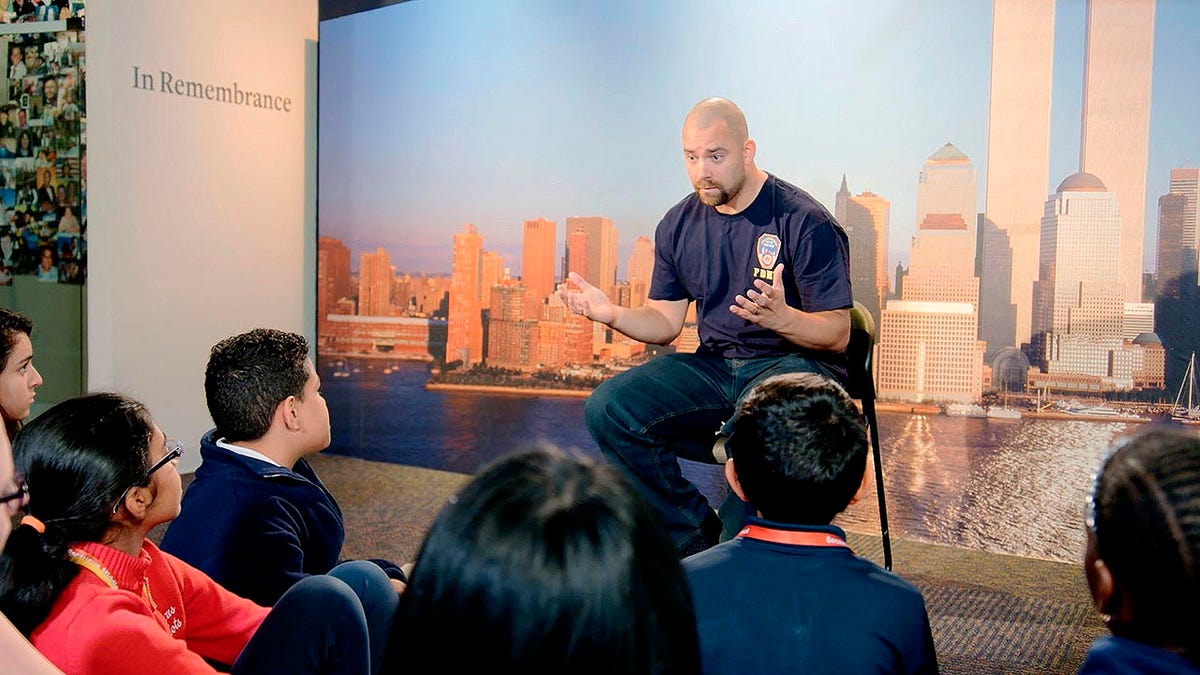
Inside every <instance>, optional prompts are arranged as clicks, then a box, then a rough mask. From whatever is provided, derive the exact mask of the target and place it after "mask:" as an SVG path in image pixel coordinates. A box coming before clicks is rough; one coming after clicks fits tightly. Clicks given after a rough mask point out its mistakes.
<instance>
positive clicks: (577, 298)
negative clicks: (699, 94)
mask: <svg viewBox="0 0 1200 675" xmlns="http://www.w3.org/2000/svg"><path fill="white" fill-rule="evenodd" d="M756 149H757V146H756V145H755V142H754V140H753V139H751V138H750V136H749V131H748V128H747V125H746V117H745V115H743V114H742V111H741V110H740V109H739V108H738V107H737V106H736V105H735V104H734V103H733V102H732V101H729V100H728V99H723V98H709V99H705V100H703V101H700V102H699V103H697V104H696V105H695V107H693V108H692V110H691V112H689V113H688V115H687V117H686V118H685V120H684V123H683V159H684V165H685V166H686V168H687V173H688V178H689V179H690V180H691V182H692V187H693V188H694V190H695V191H694V192H693V193H692V194H690V195H688V196H687V197H685V198H684V199H683V201H681V202H679V203H678V204H676V205H675V206H674V207H672V208H671V209H670V210H669V211H667V214H666V215H665V216H664V217H663V219H662V222H660V223H659V224H658V229H657V230H656V232H655V237H654V238H655V250H654V257H655V261H654V273H653V276H652V278H651V282H650V292H649V299H648V300H647V301H646V304H645V305H643V306H641V307H636V308H630V307H619V306H617V305H615V304H613V303H612V302H611V301H610V300H609V298H608V297H606V296H605V294H604V292H603V291H601V290H599V289H597V288H596V287H594V286H592V285H591V284H590V283H588V280H585V279H583V278H582V277H580V276H579V275H578V274H575V273H571V275H570V283H569V284H564V285H563V286H562V287H560V289H559V294H560V296H561V297H562V299H563V302H564V303H565V304H566V305H567V307H568V308H569V309H570V310H571V311H573V312H576V313H577V314H582V315H583V316H586V317H588V318H590V319H592V320H593V321H598V322H600V323H602V324H605V325H607V326H609V327H611V328H614V329H616V330H618V331H620V332H622V333H624V334H625V335H628V336H629V337H631V338H634V339H635V340H641V341H643V342H648V343H652V344H664V345H665V344H668V343H670V342H671V341H672V340H674V339H675V338H676V337H677V336H678V335H679V333H680V331H682V330H683V323H684V317H685V315H686V314H687V309H688V304H689V303H690V302H693V301H694V302H695V303H696V323H697V328H698V331H699V334H700V348H699V350H698V351H697V352H696V353H695V354H667V355H664V356H660V357H658V358H655V359H653V360H651V361H650V362H649V363H646V364H643V365H641V366H638V367H637V368H633V369H631V370H628V371H626V372H624V373H621V374H620V375H617V376H616V377H613V378H612V379H610V380H607V381H606V382H604V383H603V384H601V385H600V386H599V387H597V388H596V391H595V392H593V393H592V395H591V397H589V398H588V401H587V406H586V415H587V424H588V430H589V431H590V432H591V434H592V437H593V438H594V439H595V440H596V443H597V444H598V445H599V446H600V450H601V451H602V452H603V453H604V455H605V456H606V457H608V458H609V459H610V460H611V461H613V462H614V463H615V464H617V466H619V467H621V468H622V469H623V470H624V471H625V472H626V473H627V474H628V475H629V476H630V477H632V479H633V480H634V482H635V483H636V484H637V485H638V487H639V488H640V489H641V491H642V493H643V494H644V495H645V496H646V497H647V498H648V499H649V500H650V501H651V503H652V504H653V505H654V506H655V507H656V509H657V510H658V511H659V513H660V515H661V517H662V519H663V521H664V522H665V524H666V525H667V528H668V530H669V532H670V534H671V536H672V538H673V540H674V542H675V545H676V547H677V548H678V549H679V551H680V553H681V554H682V555H689V554H692V553H696V552H699V551H702V550H704V549H706V548H709V547H711V546H714V545H716V544H717V542H718V539H719V536H720V533H721V529H722V525H721V521H720V519H719V518H718V517H717V514H716V513H715V512H714V511H713V510H712V509H711V508H710V507H709V506H708V503H707V502H706V501H705V499H704V497H703V496H702V495H701V494H700V493H699V491H698V490H697V489H696V486H695V485H693V484H692V483H691V482H689V481H688V480H687V479H686V478H684V477H683V475H682V474H681V473H680V469H679V463H678V461H677V458H678V457H684V458H687V459H692V460H697V461H707V462H713V461H714V459H713V454H712V445H713V440H714V435H715V433H716V432H717V431H718V430H720V429H721V428H722V426H723V424H724V423H725V422H726V421H727V420H728V419H729V418H730V417H731V416H732V415H733V411H734V409H735V406H736V405H737V403H738V401H739V400H740V399H741V397H742V395H743V394H744V393H745V392H746V391H748V390H749V389H750V388H751V387H752V386H753V385H754V384H755V383H756V382H758V381H759V380H762V379H765V378H767V377H770V376H772V375H777V374H779V373H785V372H815V373H819V374H822V375H825V376H827V377H831V378H834V379H836V380H843V379H844V378H845V375H846V366H845V354H844V350H845V348H846V344H847V342H848V341H849V339H850V312H849V308H850V307H851V305H852V304H853V300H852V297H851V292H850V262H849V261H850V251H849V243H848V241H847V239H846V234H845V232H844V231H843V230H842V228H841V226H839V225H838V223H837V221H835V220H834V219H833V216H831V215H830V214H829V212H828V211H827V210H825V208H824V207H823V206H821V204H819V203H818V202H817V201H816V200H815V199H813V198H812V197H811V196H809V194H808V193H806V192H805V191H803V190H801V189H800V188H798V187H795V186H793V185H790V184H788V183H786V182H784V181H782V180H780V179H779V178H777V177H775V176H773V175H771V174H769V173H767V172H766V171H763V170H762V169H760V168H758V166H757V165H756V164H755V162H754V155H755V151H756ZM593 281H594V280H593Z"/></svg>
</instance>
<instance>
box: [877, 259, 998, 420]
mask: <svg viewBox="0 0 1200 675" xmlns="http://www.w3.org/2000/svg"><path fill="white" fill-rule="evenodd" d="M905 286H906V287H907V280H906V282H905ZM977 324H978V320H977V312H976V309H975V306H974V305H972V304H970V303H967V302H928V301H920V300H889V301H888V303H887V307H886V308H885V309H884V310H883V319H882V322H881V324H880V327H879V335H880V343H879V369H878V372H879V395H880V396H881V397H886V398H898V399H903V400H909V401H939V402H942V401H950V402H962V403H968V402H974V401H978V400H979V399H980V398H981V397H982V394H983V343H982V342H980V341H979V340H977V339H976V331H977Z"/></svg>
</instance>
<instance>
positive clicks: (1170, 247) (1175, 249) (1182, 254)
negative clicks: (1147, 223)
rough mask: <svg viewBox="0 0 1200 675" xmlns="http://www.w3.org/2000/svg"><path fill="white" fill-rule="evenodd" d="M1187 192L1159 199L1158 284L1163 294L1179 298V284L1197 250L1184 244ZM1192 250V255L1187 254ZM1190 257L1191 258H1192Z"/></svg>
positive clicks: (1163, 295) (1159, 290) (1156, 268)
mask: <svg viewBox="0 0 1200 675" xmlns="http://www.w3.org/2000/svg"><path fill="white" fill-rule="evenodd" d="M1187 205H1188V198H1187V195H1183V194H1180V193H1178V192H1168V193H1167V194H1165V195H1163V196H1161V197H1159V198H1158V251H1157V255H1156V256H1155V270H1154V287H1155V291H1156V293H1157V295H1159V296H1160V297H1165V298H1171V299H1173V300H1178V299H1179V283H1180V280H1181V279H1182V278H1183V276H1184V270H1185V269H1186V267H1188V263H1189V262H1191V261H1194V260H1195V259H1196V253H1195V251H1196V249H1195V248H1191V249H1189V247H1188V246H1186V245H1185V244H1184V230H1185V229H1186V228H1185V223H1186V221H1187ZM1189 250H1190V252H1191V255H1190V256H1188V255H1187V253H1188V252H1189ZM1189 258H1190V260H1189Z"/></svg>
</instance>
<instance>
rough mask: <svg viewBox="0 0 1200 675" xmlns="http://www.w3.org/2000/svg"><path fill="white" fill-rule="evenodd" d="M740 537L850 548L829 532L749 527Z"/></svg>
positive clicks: (744, 529) (740, 533) (800, 544)
mask: <svg viewBox="0 0 1200 675" xmlns="http://www.w3.org/2000/svg"><path fill="white" fill-rule="evenodd" d="M737 536H739V537H746V538H748V539H758V540H760V541H769V542H771V543H774V544H791V545H793V546H837V547H840V548H850V546H849V545H848V544H846V540H845V539H842V538H841V537H839V536H837V535H836V534H831V533H829V532H795V531H793V530H776V529H775V528H771V527H763V526H761V525H747V526H745V527H743V528H742V531H741V532H738V535H737Z"/></svg>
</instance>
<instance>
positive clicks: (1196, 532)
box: [1079, 427, 1200, 674]
mask: <svg viewBox="0 0 1200 675" xmlns="http://www.w3.org/2000/svg"><path fill="white" fill-rule="evenodd" d="M1086 525H1087V553H1086V554H1085V557H1084V570H1085V573H1086V575H1087V581H1088V587H1089V588H1090V589H1091V593H1092V599H1093V600H1094V601H1095V603H1096V608H1097V609H1098V610H1099V611H1100V613H1101V616H1102V617H1103V618H1104V622H1105V623H1106V624H1107V625H1108V628H1109V630H1111V631H1112V635H1111V636H1105V637H1102V638H1100V639H1099V640H1097V641H1096V642H1095V643H1094V644H1093V645H1092V648H1091V650H1089V652H1088V656H1087V659H1086V660H1085V661H1084V664H1083V667H1082V668H1081V669H1080V671H1079V672H1080V673H1088V674H1097V673H1192V674H1198V673H1200V436H1197V435H1195V434H1194V433H1189V432H1188V431H1185V430H1182V429H1174V428H1170V427H1162V428H1150V429H1146V430H1143V431H1141V432H1139V433H1136V434H1134V435H1132V436H1129V437H1127V438H1124V439H1122V440H1120V441H1118V442H1117V444H1116V445H1115V447H1114V448H1113V450H1112V451H1111V452H1110V453H1109V455H1108V456H1107V458H1106V459H1105V460H1104V461H1103V463H1102V464H1101V465H1100V469H1099V471H1098V472H1097V474H1096V478H1095V480H1094V482H1093V484H1092V491H1091V494H1090V496H1089V498H1088V504H1087V517H1086Z"/></svg>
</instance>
